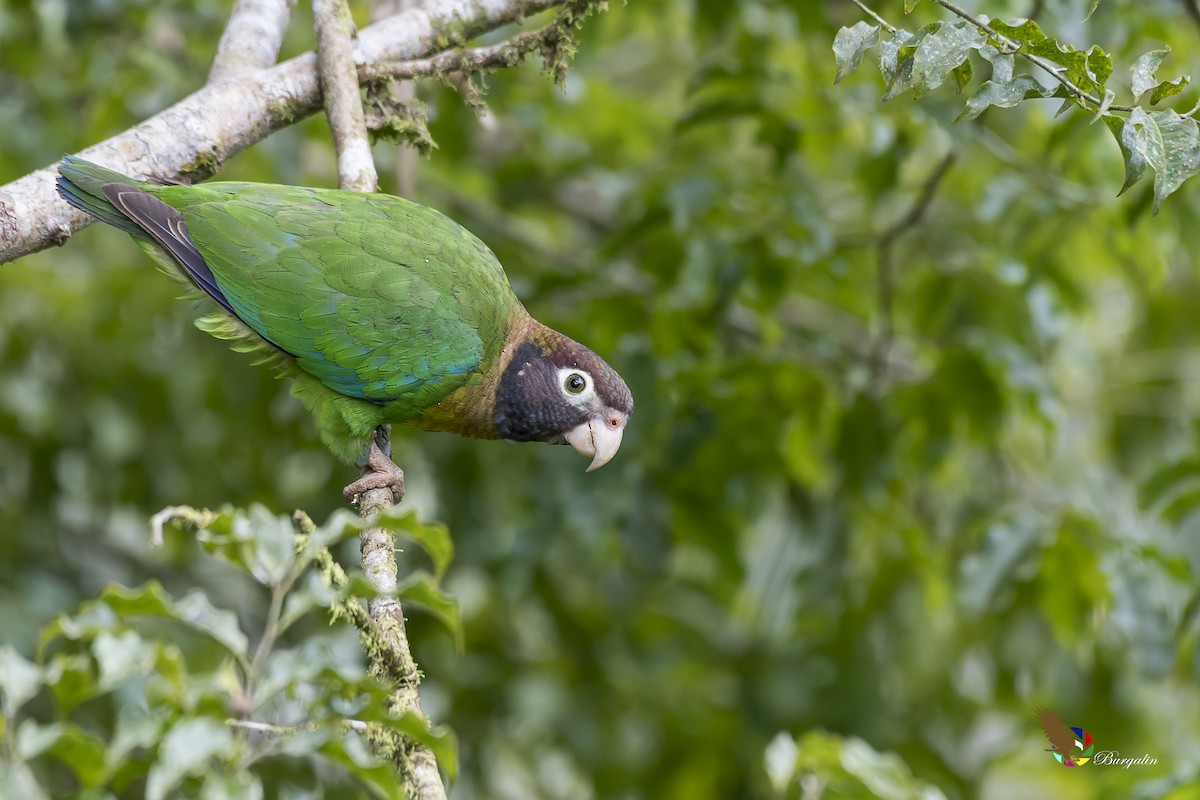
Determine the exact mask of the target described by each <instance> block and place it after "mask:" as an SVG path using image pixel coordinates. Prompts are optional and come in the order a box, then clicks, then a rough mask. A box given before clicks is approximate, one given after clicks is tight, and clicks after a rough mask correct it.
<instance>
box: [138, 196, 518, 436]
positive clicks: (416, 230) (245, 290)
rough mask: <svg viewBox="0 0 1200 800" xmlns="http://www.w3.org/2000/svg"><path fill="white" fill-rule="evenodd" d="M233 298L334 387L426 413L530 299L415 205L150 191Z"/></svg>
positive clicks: (451, 228)
mask: <svg viewBox="0 0 1200 800" xmlns="http://www.w3.org/2000/svg"><path fill="white" fill-rule="evenodd" d="M146 188H147V190H148V191H152V192H153V193H154V194H156V195H157V196H158V197H159V198H160V199H161V200H163V201H164V202H166V203H167V204H168V205H171V206H174V207H175V208H178V209H180V210H181V211H182V212H183V216H184V222H185V224H186V226H187V229H188V234H189V236H190V237H191V239H192V241H193V242H194V243H195V245H196V248H197V249H198V250H199V251H200V253H201V255H203V256H204V260H205V261H206V262H207V264H208V266H209V268H210V269H211V270H212V273H213V276H214V277H215V278H216V281H217V284H218V286H219V287H220V289H221V292H222V293H223V294H224V295H225V297H226V298H227V299H228V300H229V302H230V304H231V306H232V307H233V309H234V311H235V312H236V313H237V315H238V317H239V318H240V319H241V320H242V321H243V322H244V323H245V324H246V325H247V326H248V327H249V328H251V329H252V330H253V331H254V332H256V333H257V334H258V335H260V336H262V337H263V338H264V339H266V340H267V341H269V342H271V343H272V344H274V345H275V346H277V347H278V348H280V349H281V350H284V351H286V352H287V353H289V354H291V355H292V356H294V357H295V359H296V363H297V365H298V366H299V368H300V369H302V370H303V371H304V372H306V373H308V374H309V375H311V376H313V377H314V378H316V379H317V380H318V381H319V382H320V383H321V384H323V385H324V386H326V387H328V388H329V389H331V390H333V391H334V392H337V393H338V394H341V395H344V396H346V397H350V398H356V399H360V400H364V401H367V402H370V403H373V404H376V405H378V406H386V407H387V415H386V416H387V419H386V420H385V421H389V422H401V421H404V420H406V419H411V418H413V417H416V416H418V415H419V414H421V413H422V411H424V410H425V409H426V408H427V407H429V406H430V405H431V404H433V403H436V402H437V400H438V399H440V398H441V397H444V396H445V395H446V394H448V393H450V392H451V391H453V390H454V389H456V388H458V387H459V386H461V385H463V384H464V383H465V382H466V381H467V380H469V378H470V376H471V374H472V373H473V372H482V371H485V370H486V369H487V368H488V366H490V363H491V361H492V360H493V359H494V358H495V357H496V356H497V355H498V354H499V352H500V349H501V348H502V347H503V344H504V340H505V338H506V335H507V332H508V324H509V320H510V318H511V315H512V310H513V308H514V306H515V305H517V300H516V297H515V296H514V295H513V294H512V290H511V289H510V288H509V286H508V280H507V278H505V276H504V272H503V270H502V269H501V267H500V264H499V262H497V261H496V258H495V256H494V255H493V254H492V253H491V251H490V250H488V248H487V247H486V246H485V245H484V244H483V243H482V242H480V241H479V240H478V239H477V238H475V236H473V235H472V234H471V233H469V232H468V231H467V230H466V229H464V228H463V227H461V226H460V225H458V224H457V223H455V222H453V221H451V220H450V219H448V218H447V217H445V216H443V215H442V214H440V213H438V212H436V211H434V210H432V209H429V208H426V207H424V206H421V205H418V204H416V203H412V202H409V201H406V200H403V199H401V198H397V197H392V196H390V195H380V194H372V195H367V194H359V193H354V192H342V191H335V190H321V189H306V188H300V187H289V186H273V185H266V184H252V183H242V184H237V183H214V184H208V185H205V186H203V187H185V186H164V187H154V188H150V187H146Z"/></svg>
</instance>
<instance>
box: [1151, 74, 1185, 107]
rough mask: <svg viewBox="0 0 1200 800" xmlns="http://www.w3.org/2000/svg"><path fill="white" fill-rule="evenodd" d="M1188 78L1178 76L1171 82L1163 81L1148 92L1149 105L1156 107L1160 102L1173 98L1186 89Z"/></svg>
mask: <svg viewBox="0 0 1200 800" xmlns="http://www.w3.org/2000/svg"><path fill="white" fill-rule="evenodd" d="M1190 80H1191V79H1190V78H1188V76H1187V75H1180V76H1179V77H1178V78H1176V79H1175V80H1173V81H1163V82H1162V83H1160V84H1158V86H1155V87H1154V88H1153V89H1151V90H1150V105H1152V106H1153V105H1157V104H1158V102H1159V101H1160V100H1166V99H1167V98H1168V97H1174V96H1175V95H1177V94H1179V93H1180V92H1182V91H1183V90H1184V89H1185V88H1187V85H1188V83H1189V82H1190Z"/></svg>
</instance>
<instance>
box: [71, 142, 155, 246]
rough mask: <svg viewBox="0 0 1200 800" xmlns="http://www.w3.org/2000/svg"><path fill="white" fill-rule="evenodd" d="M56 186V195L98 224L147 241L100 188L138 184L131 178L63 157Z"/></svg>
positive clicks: (88, 162) (79, 159) (142, 233)
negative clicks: (107, 225)
mask: <svg viewBox="0 0 1200 800" xmlns="http://www.w3.org/2000/svg"><path fill="white" fill-rule="evenodd" d="M55 183H56V184H57V185H58V193H59V194H60V195H61V196H62V199H63V200H66V201H67V202H68V203H70V204H71V205H73V206H75V207H76V208H78V209H79V210H80V211H83V212H85V213H88V214H91V215H92V216H93V217H95V218H96V219H98V220H100V221H101V222H106V223H108V224H109V225H112V226H113V227H114V228H117V229H118V230H122V231H124V232H125V233H128V234H129V235H130V236H136V237H138V238H139V239H149V238H150V237H149V236H147V235H146V232H145V231H144V230H142V229H141V228H139V227H138V226H137V225H136V224H135V223H134V222H133V221H132V220H131V219H129V217H127V216H126V215H125V214H123V213H121V212H120V211H118V210H117V207H116V206H114V205H113V204H112V203H110V202H109V201H108V198H107V197H105V196H104V192H103V188H104V187H105V186H107V185H108V184H110V183H116V184H120V185H122V186H137V185H138V184H137V181H135V180H134V179H133V178H130V177H127V176H125V175H122V174H121V173H119V172H114V171H112V170H111V169H107V168H105V167H102V166H100V165H99V164H93V163H92V162H90V161H84V160H83V159H82V158H76V157H75V156H63V160H62V164H60V165H59V167H58V179H57V180H56V181H55Z"/></svg>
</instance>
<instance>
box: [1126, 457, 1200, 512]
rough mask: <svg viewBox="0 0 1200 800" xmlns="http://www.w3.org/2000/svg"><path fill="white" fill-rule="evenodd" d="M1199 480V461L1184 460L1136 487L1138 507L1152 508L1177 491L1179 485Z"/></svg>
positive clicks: (1156, 473) (1193, 459)
mask: <svg viewBox="0 0 1200 800" xmlns="http://www.w3.org/2000/svg"><path fill="white" fill-rule="evenodd" d="M1198 478H1200V460H1197V459H1195V458H1185V459H1183V460H1182V461H1176V462H1175V463H1173V464H1169V465H1167V466H1166V467H1163V468H1162V469H1160V470H1158V471H1157V472H1155V473H1154V474H1153V475H1151V476H1150V477H1149V478H1147V479H1146V480H1145V482H1143V483H1142V485H1141V486H1139V487H1138V506H1140V507H1141V508H1143V509H1150V508H1153V507H1154V506H1155V505H1157V504H1158V503H1159V501H1161V500H1162V499H1163V498H1164V497H1166V496H1167V495H1168V494H1170V493H1172V492H1173V491H1174V490H1176V489H1178V488H1179V486H1180V484H1187V483H1192V482H1194V481H1195V480H1196V479H1198Z"/></svg>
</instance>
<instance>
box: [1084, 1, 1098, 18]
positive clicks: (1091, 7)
mask: <svg viewBox="0 0 1200 800" xmlns="http://www.w3.org/2000/svg"><path fill="white" fill-rule="evenodd" d="M1099 7H1100V0H1092V2H1091V4H1090V5H1089V6H1088V13H1087V16H1086V17H1084V18H1083V19H1084V21H1087V20H1089V19H1091V18H1092V14H1095V13H1096V9H1097V8H1099Z"/></svg>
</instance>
